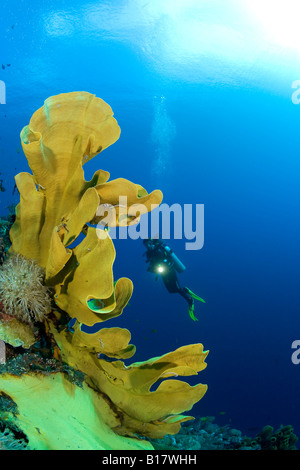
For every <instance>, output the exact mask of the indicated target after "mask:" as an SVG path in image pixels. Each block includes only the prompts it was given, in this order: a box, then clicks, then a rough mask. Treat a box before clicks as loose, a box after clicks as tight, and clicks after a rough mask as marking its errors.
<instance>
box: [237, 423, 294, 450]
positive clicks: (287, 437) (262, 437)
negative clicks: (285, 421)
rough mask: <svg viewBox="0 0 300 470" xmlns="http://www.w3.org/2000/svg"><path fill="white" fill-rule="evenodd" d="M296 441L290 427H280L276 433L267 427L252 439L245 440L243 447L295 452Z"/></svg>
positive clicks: (270, 427)
mask: <svg viewBox="0 0 300 470" xmlns="http://www.w3.org/2000/svg"><path fill="white" fill-rule="evenodd" d="M297 441H298V438H297V436H296V435H295V433H294V429H293V427H292V426H291V425H287V426H280V428H279V429H277V430H276V431H274V428H273V427H272V426H269V425H267V426H265V427H264V428H263V429H262V430H261V431H260V432H259V433H258V434H257V435H256V436H255V437H254V438H253V439H249V438H246V439H245V440H244V445H245V446H250V447H252V448H260V449H262V450H296V449H297V448H296V442H297Z"/></svg>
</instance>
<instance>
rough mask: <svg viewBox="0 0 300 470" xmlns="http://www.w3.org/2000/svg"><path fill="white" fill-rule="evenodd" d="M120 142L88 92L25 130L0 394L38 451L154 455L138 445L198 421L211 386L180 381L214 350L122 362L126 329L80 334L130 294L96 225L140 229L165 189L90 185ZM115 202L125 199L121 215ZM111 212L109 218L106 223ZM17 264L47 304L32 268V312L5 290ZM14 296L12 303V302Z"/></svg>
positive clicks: (3, 317) (100, 177)
mask: <svg viewBox="0 0 300 470" xmlns="http://www.w3.org/2000/svg"><path fill="white" fill-rule="evenodd" d="M119 135H120V128H119V126H118V124H117V121H116V120H115V118H114V117H113V112H112V110H111V108H110V106H109V105H108V104H106V103H105V102H104V101H103V100H101V99H100V98H97V97H95V96H94V95H92V94H90V93H87V92H73V93H66V94H60V95H57V96H53V97H50V98H48V99H47V100H46V101H45V103H44V106H43V107H42V108H40V109H38V110H37V111H36V112H35V113H34V114H33V116H32V118H31V120H30V123H29V125H28V126H26V127H25V128H24V129H23V130H22V132H21V142H22V147H23V150H24V153H25V155H26V158H27V160H28V163H29V166H30V168H31V170H32V173H33V174H32V175H31V174H29V173H25V172H23V173H20V174H18V175H17V176H16V184H17V188H18V190H19V192H20V203H19V204H18V206H17V209H16V220H15V222H14V224H13V226H12V228H11V231H10V237H11V242H12V246H11V248H10V250H9V253H8V260H7V261H6V262H5V263H7V265H5V264H4V265H3V266H2V271H1V272H0V302H1V304H0V307H1V308H0V339H3V340H4V341H5V342H6V343H8V344H9V345H10V346H8V348H9V353H10V356H11V358H9V359H8V361H7V363H6V364H5V365H3V366H0V367H1V370H0V372H1V376H0V397H1V394H4V395H5V396H9V397H10V399H11V400H12V401H13V403H14V404H15V405H16V407H17V412H14V413H4V414H5V419H6V427H7V429H16V428H17V429H19V430H20V431H21V432H22V433H23V434H25V435H26V436H27V439H28V445H29V447H30V448H32V449H109V450H110V449H120V450H122V449H131V450H134V449H152V445H151V444H150V442H149V441H147V440H146V439H141V438H140V437H142V436H144V437H149V438H161V437H163V436H164V435H166V434H176V433H177V432H178V431H179V429H180V425H181V424H180V423H182V422H183V421H186V420H188V419H192V418H191V417H189V416H185V415H182V413H184V412H185V411H187V410H190V409H191V408H192V407H193V405H194V404H195V403H196V402H197V401H198V400H200V399H201V398H202V397H203V395H204V394H205V392H206V389H207V387H206V385H202V384H198V385H195V386H190V385H189V384H187V383H186V382H183V381H181V380H176V377H177V376H190V375H197V373H198V372H200V371H201V370H203V369H205V367H206V363H205V358H206V356H207V354H208V351H204V350H203V346H202V345H201V344H193V345H190V346H184V347H181V348H179V349H177V350H175V351H173V352H171V353H168V354H165V355H163V356H161V357H155V358H153V359H150V360H149V361H145V362H137V363H133V364H131V365H125V364H124V362H123V360H125V359H130V358H131V357H132V356H133V355H134V353H135V346H134V345H132V344H130V339H131V335H130V332H129V331H128V330H127V329H123V328H117V327H114V328H102V329H100V330H99V331H97V332H96V333H93V334H88V333H86V332H84V331H83V330H82V325H83V324H84V325H89V326H91V325H94V324H96V323H100V322H103V321H106V320H109V319H111V318H115V317H117V316H119V315H121V313H122V311H123V309H124V308H125V307H126V305H127V303H128V301H129V299H130V297H131V295H132V290H133V285H132V282H131V281H130V280H129V279H127V278H121V279H117V280H115V279H114V276H113V263H114V259H115V249H114V245H113V242H112V240H111V238H110V236H109V232H108V231H106V230H102V229H99V228H96V227H95V225H97V224H99V223H100V224H101V222H102V221H103V220H104V219H105V224H104V225H106V226H108V227H109V226H121V225H125V226H126V225H131V224H136V223H138V222H139V217H140V215H141V214H143V213H145V212H148V211H150V210H151V209H153V208H154V207H156V206H157V205H159V204H160V203H161V201H162V193H161V191H159V190H155V191H153V192H151V193H150V194H148V193H147V191H146V190H145V189H144V188H143V187H142V186H140V185H138V184H134V183H131V182H130V181H127V180H125V179H122V178H118V179H116V180H112V181H109V173H108V172H106V171H103V170H99V171H97V172H96V173H95V174H94V176H93V178H92V179H91V181H86V180H85V179H84V172H83V165H84V164H85V163H86V162H88V161H89V160H90V159H91V158H93V157H95V156H96V155H97V154H98V153H100V152H101V151H102V150H104V149H106V148H107V147H108V146H110V145H112V144H113V143H114V142H116V140H117V139H118V138H119ZM120 197H122V198H123V199H124V198H126V201H127V207H126V210H124V207H123V205H122V204H119V203H118V201H119V200H120ZM111 207H112V208H114V209H115V214H116V217H115V218H113V219H110V218H107V217H105V209H107V208H111ZM79 236H81V237H80V239H79V241H78V243H77V244H76V241H77V239H78V237H79ZM99 260H101V262H99ZM18 262H19V263H20V266H22V263H29V266H31V267H32V270H34V269H36V281H37V282H38V283H40V287H39V289H40V293H41V295H43V296H44V301H43V302H42V304H41V303H40V299H39V298H38V297H36V295H37V293H36V291H35V290H34V288H33V287H32V285H31V284H30V282H29V276H30V270H29V271H28V273H26V275H27V276H28V278H27V281H28V282H27V283H26V276H25V281H24V284H23V288H24V289H25V291H24V295H23V294H22V299H24V298H25V297H26V299H27V300H26V302H27V303H26V305H25V306H24V304H22V303H19V301H18V295H19V293H18V292H16V293H15V294H14V293H13V292H14V291H13V289H12V286H7V288H5V287H4V284H5V283H4V282H2V280H4V279H6V278H5V269H6V267H5V266H14V267H17V265H18ZM20 269H21V268H20ZM41 276H42V277H41ZM41 279H42V281H41ZM1 282H2V284H1ZM6 289H8V290H7V291H6ZM31 289H33V290H31ZM8 291H9V292H10V296H13V297H14V298H12V299H11V300H10V301H9V302H8V301H7V297H6V295H7V292H8ZM49 296H51V298H50V297H49ZM49 299H50V300H49ZM41 306H42V307H43V308H41ZM22 308H24V309H25V312H26V313H25V314H24V315H23V314H22V312H23V313H24V311H22ZM20 309H21V311H20ZM26 309H27V310H26ZM71 318H76V322H75V324H74V326H73V328H69V327H68V324H69V320H70V319H71ZM20 346H21V349H20ZM16 348H18V349H16ZM100 354H101V356H100ZM20 355H22V357H23V360H24V361H25V363H26V364H27V366H26V367H24V366H22V370H21V372H20V373H18V374H17V373H16V372H15V371H14V368H13V366H12V365H10V361H12V364H13V363H14V362H13V361H15V360H16V358H17V357H19V356H20ZM105 358H106V359H105ZM42 360H43V361H45V364H46V366H45V367H42V366H41V365H40V364H41V363H40V361H42ZM66 368H67V369H68V373H67V372H66ZM18 370H19V369H18ZM70 370H73V371H75V372H76V371H78V372H80V373H82V377H83V379H82V381H81V383H78V382H77V381H74V380H72V379H71V378H70ZM164 379H168V380H164ZM158 381H159V382H160V384H159V386H158V387H157V388H156V390H155V391H151V387H152V386H153V385H154V384H155V383H156V382H158ZM1 418H2V419H3V416H2V414H1V409H0V420H1Z"/></svg>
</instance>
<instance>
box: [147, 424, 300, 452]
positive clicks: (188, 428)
mask: <svg viewBox="0 0 300 470" xmlns="http://www.w3.org/2000/svg"><path fill="white" fill-rule="evenodd" d="M214 421H215V418H214V416H206V417H202V418H197V419H195V420H194V421H189V422H188V423H184V424H183V425H182V428H181V429H180V431H179V433H178V434H176V436H170V435H166V436H164V438H163V439H159V440H158V439H150V442H151V443H152V444H153V447H154V448H155V449H156V450H296V442H297V440H298V439H297V436H296V435H295V434H294V430H293V427H292V426H281V427H280V428H279V429H278V430H277V431H275V432H274V428H273V427H272V426H265V427H264V428H263V429H262V430H261V431H260V432H259V433H258V434H257V436H255V437H254V438H251V437H248V436H244V435H243V434H242V432H241V431H240V430H239V429H235V428H232V427H230V426H228V425H225V426H219V425H218V424H216V423H215V422H214Z"/></svg>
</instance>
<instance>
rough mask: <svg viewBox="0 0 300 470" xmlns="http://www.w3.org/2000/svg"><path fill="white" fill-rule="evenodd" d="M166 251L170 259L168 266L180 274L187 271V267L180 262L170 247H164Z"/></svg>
mask: <svg viewBox="0 0 300 470" xmlns="http://www.w3.org/2000/svg"><path fill="white" fill-rule="evenodd" d="M164 250H165V253H166V256H167V257H168V262H167V264H168V266H170V267H174V269H175V270H176V271H177V272H178V273H183V271H185V269H186V268H185V266H184V264H183V263H182V262H181V261H180V259H179V258H178V257H177V256H176V255H175V253H174V251H173V250H172V249H171V248H170V247H169V246H166V245H165V246H164Z"/></svg>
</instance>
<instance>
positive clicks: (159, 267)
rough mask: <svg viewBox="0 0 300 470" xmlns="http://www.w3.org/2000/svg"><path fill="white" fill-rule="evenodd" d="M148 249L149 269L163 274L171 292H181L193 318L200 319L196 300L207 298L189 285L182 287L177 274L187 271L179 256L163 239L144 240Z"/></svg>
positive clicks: (163, 278)
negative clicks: (193, 290)
mask: <svg viewBox="0 0 300 470" xmlns="http://www.w3.org/2000/svg"><path fill="white" fill-rule="evenodd" d="M143 244H144V245H145V247H146V249H147V251H146V253H144V255H146V263H149V266H148V271H150V272H152V273H157V274H161V277H162V280H163V282H164V285H165V286H166V288H167V290H168V292H170V294H174V293H177V294H180V295H181V296H182V297H183V298H184V299H185V300H186V301H187V303H188V311H189V315H190V317H191V319H192V320H194V321H198V319H197V318H196V317H195V313H194V309H195V305H194V303H195V300H199V301H200V302H204V303H205V300H203V299H201V297H198V296H197V295H196V294H194V293H193V292H192V291H191V290H190V289H189V288H188V287H180V284H179V281H178V279H177V274H176V271H177V272H178V273H182V272H183V271H185V266H184V265H183V264H182V262H181V261H180V260H179V259H178V258H177V256H176V255H175V253H174V251H173V250H172V249H171V248H170V247H169V246H168V245H166V244H165V243H164V242H163V241H162V240H159V239H155V238H149V239H145V240H143Z"/></svg>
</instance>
